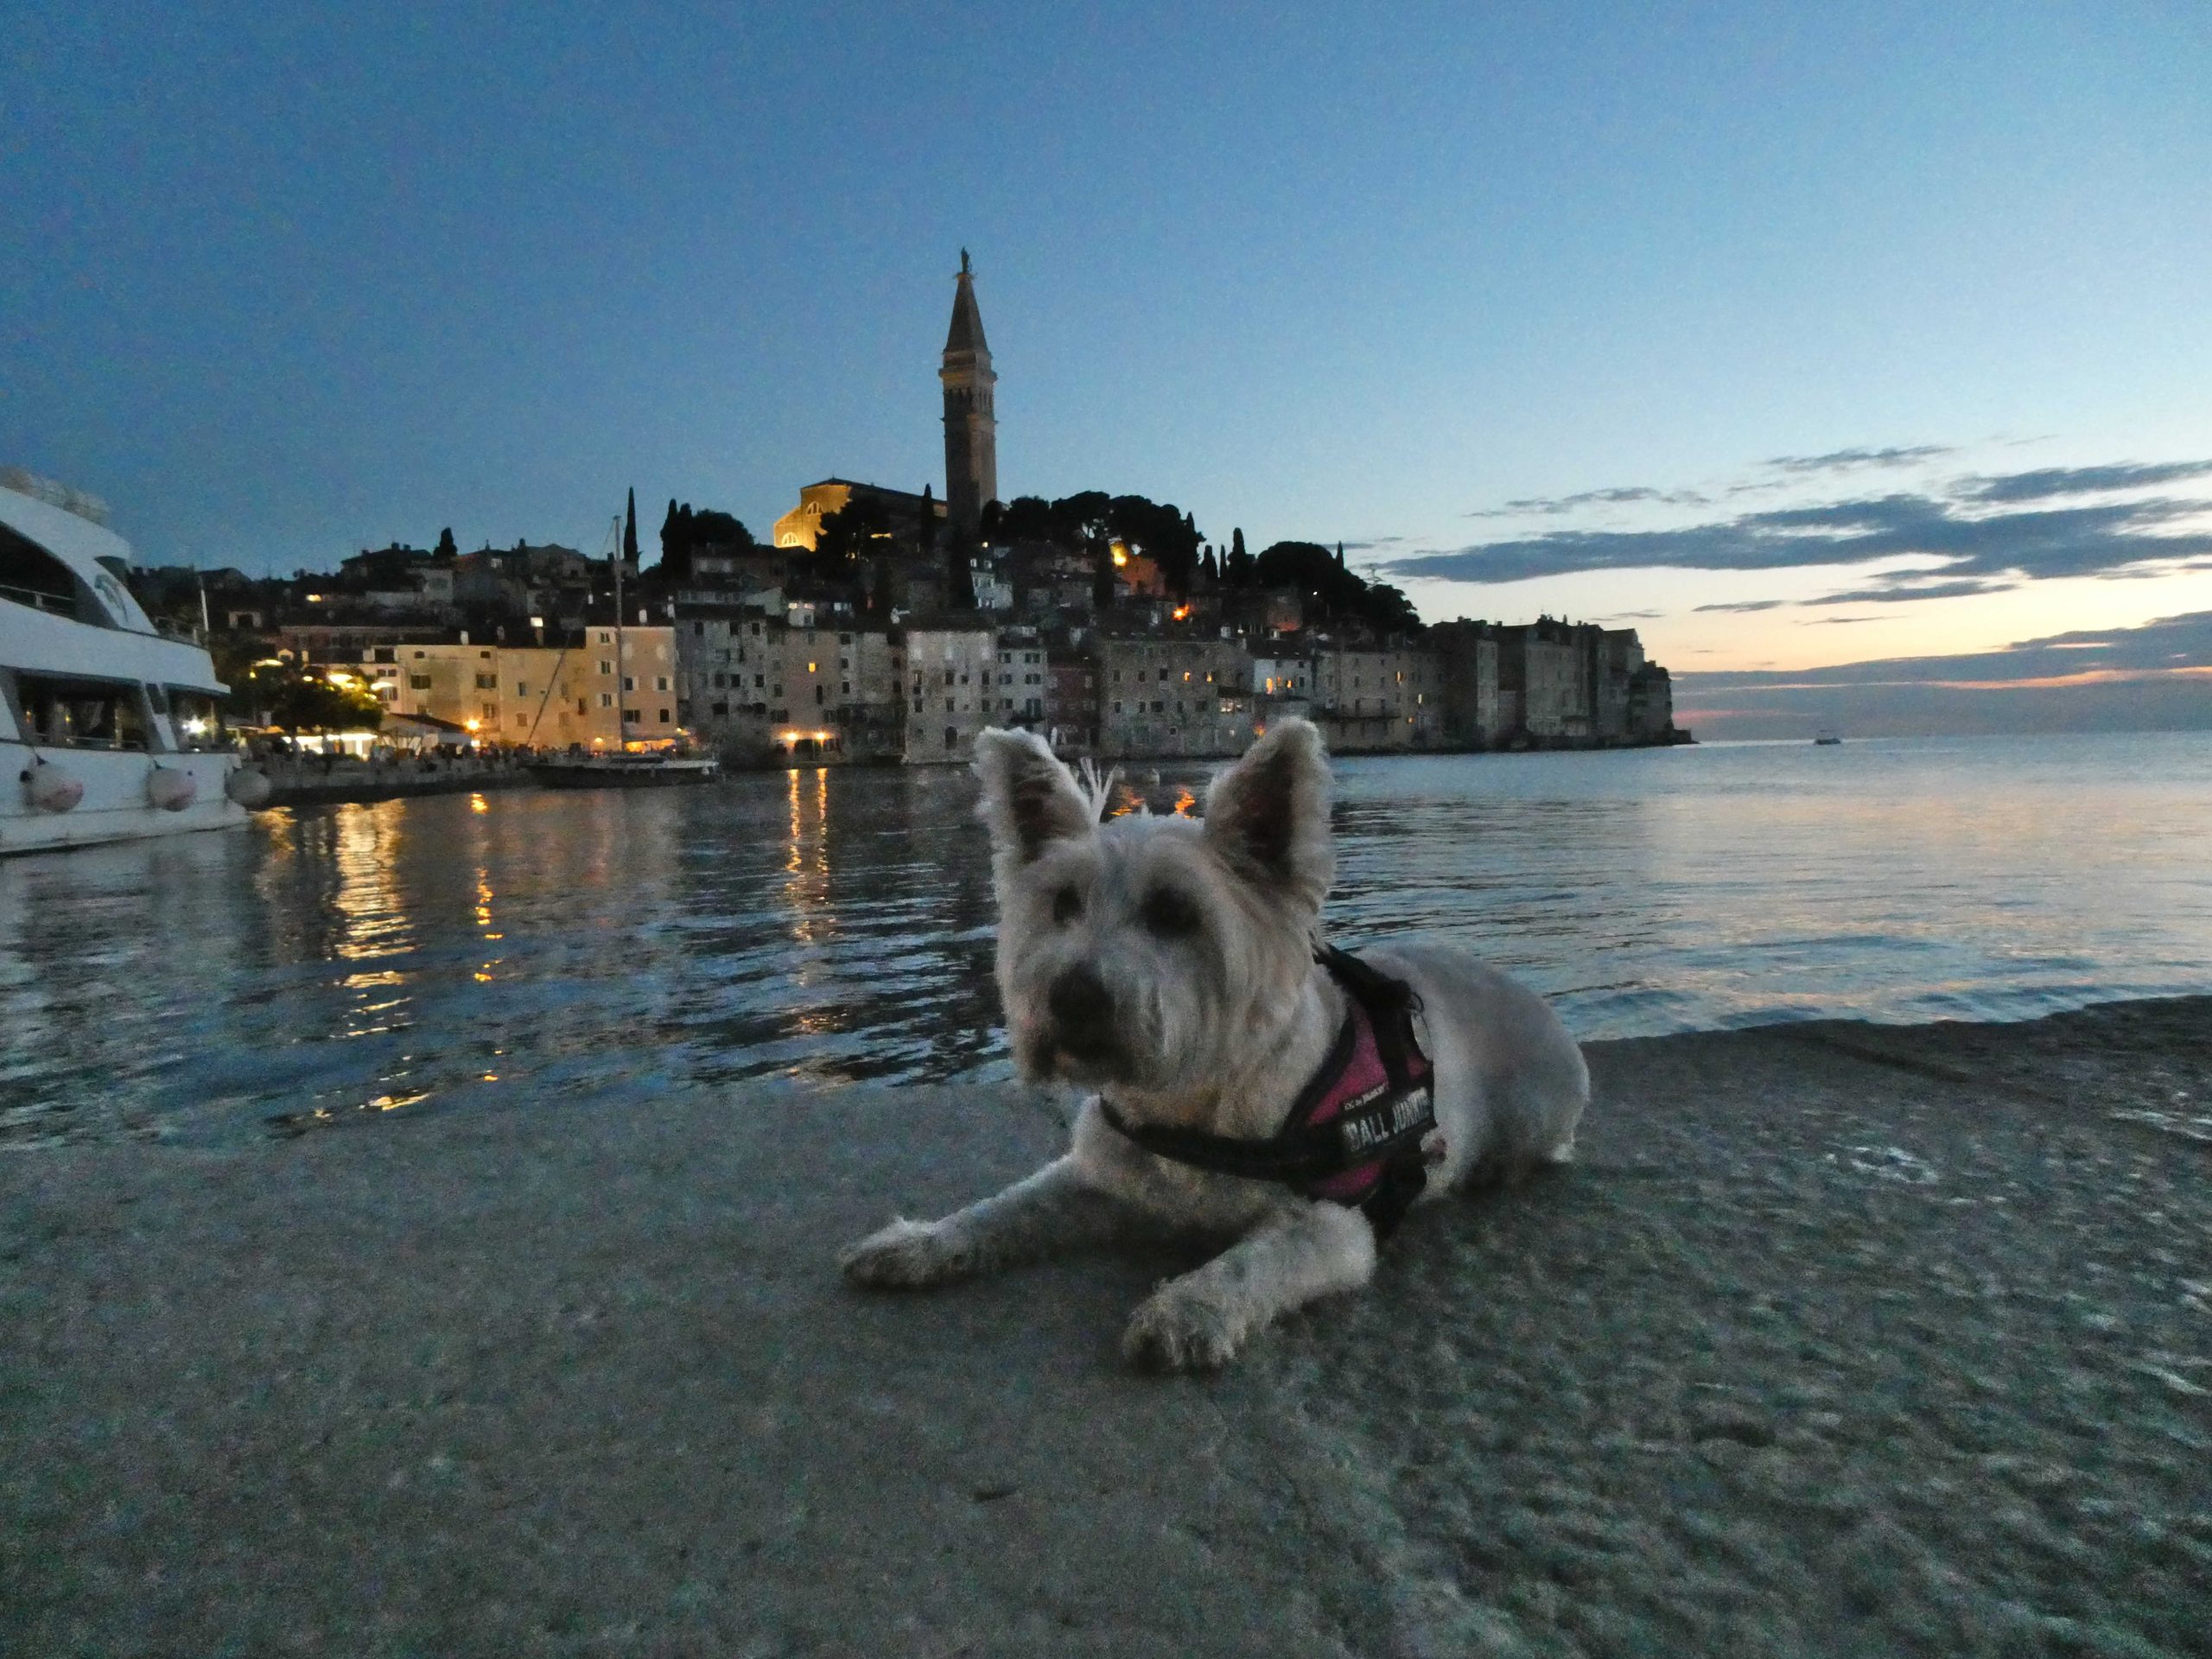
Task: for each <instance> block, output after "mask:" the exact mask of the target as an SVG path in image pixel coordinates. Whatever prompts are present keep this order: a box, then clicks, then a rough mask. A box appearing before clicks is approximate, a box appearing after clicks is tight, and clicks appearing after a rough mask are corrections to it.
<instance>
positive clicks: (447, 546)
mask: <svg viewBox="0 0 2212 1659" xmlns="http://www.w3.org/2000/svg"><path fill="white" fill-rule="evenodd" d="M460 555H461V547H460V544H459V543H456V542H455V541H454V538H453V526H452V525H451V524H448V525H447V526H446V527H445V528H444V529H443V530H442V531H439V532H438V546H437V556H439V557H440V558H442V559H451V558H458V557H459V556H460Z"/></svg>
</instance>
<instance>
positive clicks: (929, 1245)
mask: <svg viewBox="0 0 2212 1659" xmlns="http://www.w3.org/2000/svg"><path fill="white" fill-rule="evenodd" d="M837 1261H838V1265H839V1266H840V1267H842V1268H844V1270H845V1277H846V1278H848V1279H849V1280H851V1281H853V1282H854V1283H855V1284H856V1285H876V1286H890V1287H899V1288H902V1289H909V1290H911V1289H915V1288H918V1287H921V1286H924V1285H941V1284H944V1283H945V1282H946V1281H948V1280H952V1279H959V1278H963V1277H965V1276H966V1275H967V1274H969V1273H970V1272H972V1271H973V1270H974V1268H975V1255H974V1253H973V1252H972V1251H970V1250H969V1249H967V1247H966V1246H965V1245H963V1244H962V1243H960V1242H959V1241H958V1239H957V1237H956V1236H954V1235H953V1234H952V1232H951V1230H950V1229H949V1228H947V1227H946V1226H945V1224H944V1223H943V1222H938V1221H894V1222H893V1223H892V1224H890V1225H889V1226H888V1227H886V1228H885V1229H884V1230H882V1231H881V1232H878V1233H870V1234H869V1235H868V1236H867V1237H866V1238H864V1239H862V1240H861V1242H860V1243H857V1244H853V1245H849V1246H847V1247H846V1249H845V1252H844V1254H843V1255H841V1256H839V1257H838V1258H837Z"/></svg>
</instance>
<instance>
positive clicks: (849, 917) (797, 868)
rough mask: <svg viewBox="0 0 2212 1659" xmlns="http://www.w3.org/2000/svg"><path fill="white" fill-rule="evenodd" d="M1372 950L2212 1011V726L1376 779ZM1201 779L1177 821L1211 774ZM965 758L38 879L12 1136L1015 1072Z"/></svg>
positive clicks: (1946, 999)
mask: <svg viewBox="0 0 2212 1659" xmlns="http://www.w3.org/2000/svg"><path fill="white" fill-rule="evenodd" d="M1203 778H1204V771H1203V769H1201V768H1184V769H1167V770H1165V771H1164V772H1163V774H1162V779H1161V782H1160V784H1159V785H1156V786H1155V785H1149V784H1147V787H1146V789H1145V791H1144V792H1145V793H1146V795H1147V797H1148V798H1150V800H1151V802H1152V804H1153V806H1154V810H1171V809H1172V808H1173V806H1174V805H1175V804H1176V803H1177V802H1178V800H1179V799H1187V798H1189V797H1190V795H1191V794H1192V790H1193V789H1194V788H1202V787H1203ZM973 798H974V784H973V780H972V779H969V777H968V776H967V775H966V774H965V773H964V772H955V771H951V770H947V769H934V768H933V769H915V770H894V769H886V770H868V771H842V772H819V771H814V770H806V771H801V772H784V773H773V774H766V775H756V776H746V777H738V778H734V779H729V780H728V781H726V782H725V783H723V784H722V785H718V786H715V787H712V788H705V789H698V790H689V791H645V792H642V793H636V794H624V793H615V792H604V791H602V792H588V791H587V792H565V791H563V792H538V791H528V790H518V791H506V792H499V793H492V794H486V795H481V796H474V797H471V796H465V795H464V796H447V797H442V798H434V799H427V800H416V801H406V802H400V801H394V802H387V803H385V804H379V805H372V806H344V807H334V808H317V809H307V810H283V811H277V812H271V813H266V814H264V815H261V816H260V817H257V819H256V820H255V821H254V823H252V824H251V826H250V827H249V828H248V829H245V830H243V831H239V832H235V833H231V834H226V835H214V836H187V837H181V838H178V839H176V840H174V841H169V842H149V843H144V844H139V845H130V846H121V847H111V848H102V849H92V850H89V851H84V852H73V853H67V854H54V855H37V856H34V857H29V858H19V859H13V860H9V861H0V1146H7V1145H14V1146H18V1147H22V1146H28V1145H35V1144H41V1143H46V1142H51V1141H57V1140H72V1141H74V1140H106V1139H113V1138H117V1137H119V1136H123V1135H143V1134H149V1133H152V1134H162V1135H180V1136H186V1137H207V1138H215V1139H227V1138H232V1137H235V1136H238V1135H254V1134H262V1133H269V1132H272V1131H273V1132H277V1133H289V1132H294V1131H296V1130H299V1129H302V1128H312V1127H315V1126H317V1125H321V1124H333V1123H352V1122H365V1121H367V1120H369V1119H371V1118H372V1117H381V1116H385V1115H387V1114H389V1115H392V1116H397V1117H404V1116H407V1115H409V1114H410V1113H418V1112H422V1111H430V1110H446V1109H461V1108H463V1107H479V1108H480V1107H492V1108H494V1109H497V1108H499V1107H501V1106H509V1105H512V1106H517V1107H522V1106H526V1105H527V1103H529V1101H530V1100H531V1098H533V1097H535V1096H539V1095H542V1094H543V1093H545V1092H546V1091H548V1090H562V1091H564V1092H565V1091H575V1090H582V1091H589V1092H592V1093H594V1094H599V1095H603V1096H606V1097H607V1099H608V1100H609V1101H610V1102H620V1101H623V1100H627V1099H638V1100H643V1101H646V1102H650V1100H651V1099H652V1097H653V1096H655V1095H656V1094H657V1093H659V1092H662V1091H664V1090H671V1089H685V1088H693V1087H700V1086H706V1085H711V1084H719V1083H725V1082H729V1081H733V1080H736V1079H741V1078H754V1077H771V1076H774V1077H797V1078H800V1079H819V1080H823V1081H829V1080H836V1079H841V1078H849V1077H873V1078H882V1079H891V1080H901V1079H923V1078H928V1079H946V1078H960V1077H976V1078H979V1079H982V1078H996V1077H1004V1076H1006V1075H1007V1071H1008V1068H1007V1064H1006V1061H1005V1057H1004V1049H1003V1045H1002V1043H1001V1039H1000V1037H999V1034H998V1033H997V1031H996V1029H995V1020H996V1006H995V997H994V994H993V992H992V988H991V985H990V954H991V946H990V938H991V935H990V928H991V902H990V890H989V874H988V865H987V860H986V850H985V848H984V846H983V843H982V836H981V831H980V830H979V829H977V828H976V825H975V823H974V821H973V819H972V817H971V816H970V812H971V807H972V803H973ZM2208 825H2212V734H2151V735H2144V736H2127V737H2110V738H2094V739H2092V738H2044V739H2019V740H2012V739H1971V740H1964V739H1961V740H1927V741H1892V742H1881V741H1868V742H1853V743H1847V744H1846V745H1845V746H1843V747H1840V748H1828V749H1816V748H1815V747H1812V746H1811V745H1809V744H1787V745H1779V744H1777V745H1766V744H1745V745H1726V746H1706V747H1699V748H1694V749H1675V750H1661V751H1645V752H1641V753H1617V754H1547V755H1493V756H1471V757H1442V758H1433V759H1430V758H1424V759H1403V760H1379V759H1378V760H1347V761H1343V762H1340V763H1339V765H1338V809H1337V830H1338V885H1337V891H1336V893H1335V895H1334V896H1333V898H1332V901H1331V909H1330V916H1331V920H1332V932H1333V936H1334V937H1335V938H1337V939H1338V942H1340V943H1344V944H1352V945H1357V944H1359V943H1360V942H1361V941H1363V940H1366V939H1372V938H1376V937H1378V936H1380V935H1381V934H1383V933H1384V932H1388V931H1397V930H1400V929H1406V928H1411V929H1417V930H1420V931H1428V932H1433V933H1436V934H1439V935H1441V936H1444V937H1447V938H1453V939H1457V940H1459V941H1461V942H1463V943H1465V944H1468V945H1470V946H1472V947H1473V948H1475V949H1477V950H1480V951H1481V952H1482V953H1484V955H1486V956H1487V957H1490V958H1491V960H1493V961H1495V962H1497V963H1500V964H1502V965H1504V966H1507V967H1509V968H1511V969H1515V970H1516V971H1517V972H1520V973H1522V975H1524V976H1526V977H1527V978H1528V979H1529V981H1530V982H1532V983H1534V984H1535V985H1537V986H1538V987H1540V988H1542V989H1543V990H1545V991H1546V992H1548V994H1550V995H1553V996H1554V997H1555V998H1556V999H1557V1000H1558V1002H1559V1005H1560V1008H1561V1010H1562V1011H1563V1013H1564V1014H1566V1016H1567V1021H1568V1023H1569V1025H1570V1026H1571V1027H1573V1030H1574V1031H1575V1033H1577V1035H1579V1036H1581V1037H1585V1038H1595V1037H1619V1036H1635V1035H1646V1034H1653V1033H1662V1032H1669V1031H1681V1030H1689V1029H1698V1028H1708V1027H1726V1026H1740V1025H1750V1024H1756V1023H1759V1022H1763V1021H1768V1020H1787V1019H1796V1018H1809V1017H1815V1016H1823V1015H1855V1016H1860V1017H1865V1018H1870V1019H1876V1020H1931V1019H1942V1018H1967V1019H2009V1018H2023V1017H2027V1016H2030V1015H2033V1014H2043V1013H2047V1012H2050V1011H2052V1010H2055V1009H2058V1008H2063V1007H2077V1006H2080V1005H2082V1004H2083V1003H2086V1002H2091V1001H2102V1000H2107V999H2110V998H2116V997H2126V996H2141V995H2158V994H2164V993H2171V992H2180V991H2206V990H2212V833H2208V828H2207V826H2208Z"/></svg>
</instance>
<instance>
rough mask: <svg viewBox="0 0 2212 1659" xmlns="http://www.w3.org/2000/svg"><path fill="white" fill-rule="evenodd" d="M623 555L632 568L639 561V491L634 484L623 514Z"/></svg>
mask: <svg viewBox="0 0 2212 1659" xmlns="http://www.w3.org/2000/svg"><path fill="white" fill-rule="evenodd" d="M622 557H623V559H624V561H625V562H626V563H628V564H630V565H631V566H632V568H634V567H635V566H636V564H637V563H638V492H637V489H636V486H632V488H631V491H630V500H629V505H627V506H626V508H624V510H623V514H622Z"/></svg>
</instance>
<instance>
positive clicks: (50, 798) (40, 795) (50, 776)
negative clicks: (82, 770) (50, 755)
mask: <svg viewBox="0 0 2212 1659" xmlns="http://www.w3.org/2000/svg"><path fill="white" fill-rule="evenodd" d="M23 798H24V799H25V800H27V801H29V803H30V804H31V805H32V806H34V807H35V808H36V809H37V810H39V811H41V812H67V810H69V809H70V808H71V807H73V806H74V805H76V804H77V803H78V802H79V801H81V800H83V799H84V798H85V783H84V779H81V778H73V777H72V776H71V775H70V774H69V773H68V772H67V771H66V770H65V769H64V768H62V767H60V766H55V765H54V762H52V761H51V760H43V759H41V758H40V757H38V756H36V755H34V756H32V757H31V763H30V765H29V766H25V767H24V768H23Z"/></svg>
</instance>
